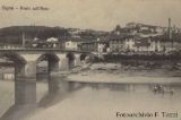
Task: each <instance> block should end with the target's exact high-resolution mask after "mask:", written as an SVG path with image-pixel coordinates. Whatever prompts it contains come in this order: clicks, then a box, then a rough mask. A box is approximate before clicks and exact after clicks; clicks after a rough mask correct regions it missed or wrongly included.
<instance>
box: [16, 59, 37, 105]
mask: <svg viewBox="0 0 181 120" xmlns="http://www.w3.org/2000/svg"><path fill="white" fill-rule="evenodd" d="M33 104H36V62H34V61H27V62H26V63H25V64H18V65H16V66H15V105H33Z"/></svg>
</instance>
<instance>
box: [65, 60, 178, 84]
mask: <svg viewBox="0 0 181 120" xmlns="http://www.w3.org/2000/svg"><path fill="white" fill-rule="evenodd" d="M180 77H181V70H179V69H147V68H144V67H134V66H124V65H122V64H119V63H94V64H92V66H90V67H89V69H87V70H84V71H81V72H79V73H77V74H71V75H69V76H67V80H69V81H77V82H90V83H92V82H95V83H96V82H97V83H101V82H102V83H130V84H153V83H155V84H156V83H161V84H181V78H180ZM135 78H136V79H135Z"/></svg>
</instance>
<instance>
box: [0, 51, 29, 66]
mask: <svg viewBox="0 0 181 120" xmlns="http://www.w3.org/2000/svg"><path fill="white" fill-rule="evenodd" d="M0 57H1V58H3V59H6V60H9V61H12V62H14V63H16V64H25V63H26V60H25V59H24V58H23V56H21V55H20V54H17V53H15V52H3V53H0Z"/></svg>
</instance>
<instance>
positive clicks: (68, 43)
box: [65, 40, 80, 50]
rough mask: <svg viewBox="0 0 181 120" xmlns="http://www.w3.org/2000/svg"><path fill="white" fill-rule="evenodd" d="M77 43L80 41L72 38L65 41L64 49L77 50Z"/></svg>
mask: <svg viewBox="0 0 181 120" xmlns="http://www.w3.org/2000/svg"><path fill="white" fill-rule="evenodd" d="M79 44H80V43H79V42H77V41H72V40H69V41H66V42H65V49H66V50H78V49H79Z"/></svg>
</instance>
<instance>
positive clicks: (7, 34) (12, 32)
mask: <svg viewBox="0 0 181 120" xmlns="http://www.w3.org/2000/svg"><path fill="white" fill-rule="evenodd" d="M23 34H24V36H25V38H26V39H27V40H32V39H33V38H35V37H38V38H40V39H47V38H49V37H57V38H58V37H60V36H70V34H69V32H68V30H67V29H64V28H60V27H45V26H13V27H6V28H1V29H0V43H7V44H8V43H11V44H20V43H21V42H22V36H23Z"/></svg>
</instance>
